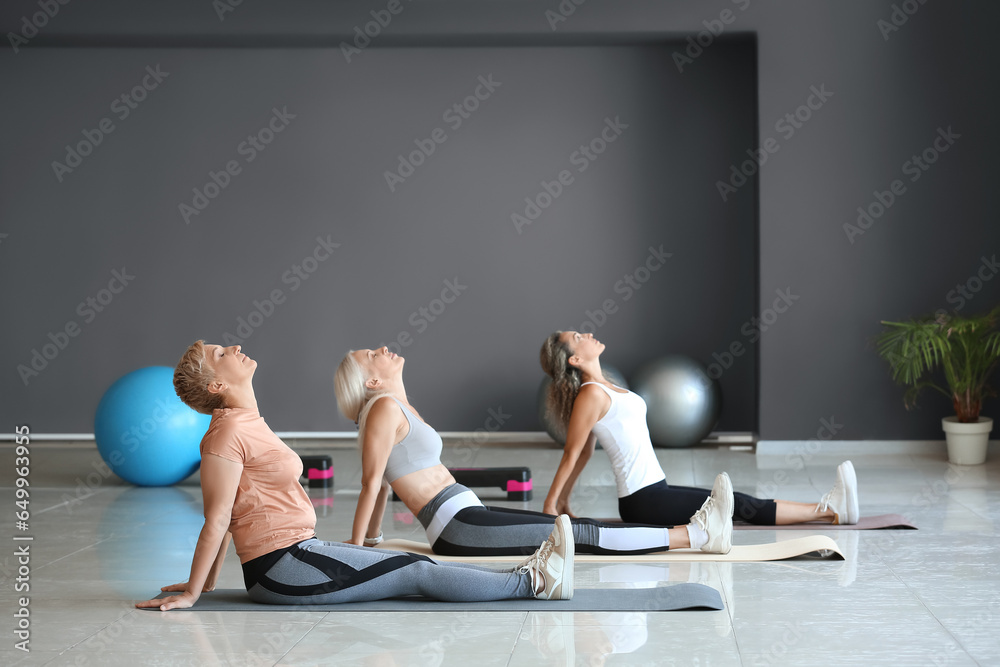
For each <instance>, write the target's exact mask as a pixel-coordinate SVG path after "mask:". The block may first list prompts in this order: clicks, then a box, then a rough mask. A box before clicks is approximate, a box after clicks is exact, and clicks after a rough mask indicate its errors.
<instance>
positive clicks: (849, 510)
mask: <svg viewBox="0 0 1000 667" xmlns="http://www.w3.org/2000/svg"><path fill="white" fill-rule="evenodd" d="M603 351H604V343H602V342H600V341H599V340H597V339H596V338H594V336H593V334H589V333H587V334H582V333H579V332H577V331H557V332H555V333H553V334H552V335H550V336H549V337H548V338H547V339H546V340H545V343H544V344H543V345H542V350H541V355H540V358H541V364H542V369H543V370H544V371H545V373H546V374H547V375H548V376H549V377H551V378H552V384H551V385H550V387H549V395H548V400H547V409H548V412H549V415H550V418H551V419H552V421H553V422H554V423H556V424H557V425H561V426H562V427H563V429H564V430H565V433H566V447H565V449H564V450H563V457H562V460H561V461H560V463H559V468H558V470H556V475H555V479H554V480H553V482H552V487H551V489H550V490H549V494H548V496H547V497H546V499H545V505H544V511H545V512H549V513H560V514H562V513H566V514H570V516H572V513H571V512H570V510H569V498H570V494H571V493H572V491H573V485H574V484H575V483H576V480H577V478H578V477H579V475H580V472H581V471H582V470H583V468H584V466H586V464H587V461H589V460H590V457H591V455H592V454H593V452H594V447H595V446H596V443H597V442H598V441H600V443H601V446H602V447H604V449H605V450H606V451H607V453H608V457H609V458H610V459H611V465H612V468H613V470H614V475H615V481H616V483H617V485H618V510H619V514H620V515H621V518H622V520H623V521H630V522H641V523H647V524H655V525H664V526H669V525H674V524H676V523H677V522H678V521H680V520H683V518H684V517H687V516H690V514H691V512H692V511H694V510H693V509H692V508H694V509H697V507H699V506H700V505H701V503H703V502H704V501H705V498H707V497H708V495H709V491H708V490H707V489H696V488H690V487H680V486H668V485H667V482H666V476H665V475H664V474H663V469H662V468H661V467H660V464H659V461H658V460H657V458H656V453H655V451H654V450H653V445H652V442H651V441H650V438H649V429H648V428H647V426H646V405H645V402H644V401H643V400H642V398H641V397H639V396H638V395H636V394H634V393H632V392H630V391H628V390H626V389H622V388H620V387H616V386H615V385H613V384H612V383H611V382H609V381H608V380H607V379H606V378H605V377H604V374H603V372H602V371H601V363H600V356H601V353H602V352H603ZM734 503H735V515H734V517H735V518H737V519H742V520H743V521H747V522H749V523H754V524H758V525H768V526H773V525H784V524H791V523H804V522H807V521H825V522H831V523H841V524H854V523H857V522H858V496H857V478H856V476H855V473H854V466H853V465H852V464H851V462H850V461H845V462H844V463H842V464H840V466H839V467H838V468H837V479H836V482H835V484H834V487H833V489H832V490H831V491H830V492H829V493H827V494H826V495H825V496H823V498H822V500H820V502H819V504H816V505H814V504H812V503H799V502H792V501H787V500H763V499H759V498H754V497H753V496H750V495H747V494H745V493H735V494H734Z"/></svg>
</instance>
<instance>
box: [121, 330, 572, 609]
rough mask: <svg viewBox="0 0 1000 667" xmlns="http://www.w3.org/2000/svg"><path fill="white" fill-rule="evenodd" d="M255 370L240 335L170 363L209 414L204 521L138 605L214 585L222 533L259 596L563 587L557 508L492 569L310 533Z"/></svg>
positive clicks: (184, 391) (553, 590)
mask: <svg viewBox="0 0 1000 667" xmlns="http://www.w3.org/2000/svg"><path fill="white" fill-rule="evenodd" d="M256 368H257V362H256V361H254V360H253V359H251V358H250V357H248V356H246V355H245V354H243V353H242V351H241V349H240V346H239V345H233V346H230V347H221V346H219V345H205V344H204V342H203V341H198V342H196V343H194V344H193V345H191V347H189V348H188V350H187V351H186V352H185V353H184V356H183V357H182V358H181V360H180V362H179V363H178V364H177V368H176V369H175V371H174V388H175V389H176V391H177V395H178V396H180V398H181V400H182V401H184V402H185V403H186V404H187V405H188V406H190V407H191V408H193V409H195V410H197V411H199V412H202V413H206V414H211V415H212V421H211V423H210V424H209V427H208V431H207V432H206V433H205V436H204V438H203V439H202V442H201V453H202V463H201V488H202V495H203V498H204V503H205V525H204V527H203V528H202V530H201V535H200V536H199V537H198V544H197V546H196V547H195V552H194V558H193V560H192V563H191V575H190V577H189V579H188V581H187V582H185V583H181V584H174V585H172V586H164V587H163V589H162V590H163V591H169V592H173V593H177V594H176V595H172V596H169V597H166V598H162V599H152V600H146V601H144V602H139V603H137V604H136V606H137V607H158V608H159V609H161V610H162V611H167V610H168V609H177V608H185V607H190V606H192V605H194V603H195V602H196V601H197V600H198V597H199V596H200V595H201V594H202V592H203V591H211V590H212V589H213V588H215V583H216V581H217V579H218V577H219V572H220V571H221V569H222V563H223V560H224V559H225V556H226V551H227V549H228V547H229V542H230V540H232V541H233V543H234V544H235V546H236V554H237V555H238V556H239V558H240V563H241V564H242V568H243V578H244V583H245V584H246V588H247V592H248V593H249V595H250V598H251V599H252V600H255V601H257V602H263V603H269V604H326V603H338V602H359V601H365V600H380V599H383V598H390V597H398V596H405V595H419V596H423V597H428V598H433V599H438V600H450V601H477V600H502V599H506V598H533V597H537V598H542V599H569V598H571V597H572V596H573V534H572V530H571V529H570V524H569V517H565V516H563V517H560V519H559V521H557V522H556V525H555V530H553V531H552V535H550V536H549V538H548V539H547V540H546V541H545V542H544V543H543V544H542V546H541V547H540V548H539V550H538V551H537V552H535V554H534V555H533V556H531V557H529V558H528V559H526V560H525V561H524V562H522V563H521V564H519V565H518V566H517V567H515V568H512V569H508V570H499V571H498V570H492V569H488V568H484V567H478V566H475V565H464V564H447V563H438V562H436V561H433V560H431V559H430V558H427V557H425V556H420V555H416V554H410V553H402V552H397V551H387V550H383V549H372V548H370V547H367V546H356V545H353V544H344V543H341V542H323V541H320V540H318V539H316V536H315V534H314V530H315V527H316V513H315V511H314V510H313V507H312V503H311V502H310V501H309V497H308V496H307V495H306V492H305V491H304V490H303V488H302V485H301V484H300V483H299V476H300V475H301V474H302V461H301V460H300V459H299V457H298V456H297V455H296V454H295V452H293V451H292V450H291V449H290V448H289V447H288V446H287V445H285V443H283V442H282V441H281V440H280V439H279V438H278V437H277V436H276V435H275V434H274V433H273V432H272V431H271V429H270V428H268V426H267V424H266V423H265V422H264V419H263V418H262V417H261V416H260V414H259V413H258V411H257V399H256V398H255V396H254V390H253V374H254V371H255V370H256Z"/></svg>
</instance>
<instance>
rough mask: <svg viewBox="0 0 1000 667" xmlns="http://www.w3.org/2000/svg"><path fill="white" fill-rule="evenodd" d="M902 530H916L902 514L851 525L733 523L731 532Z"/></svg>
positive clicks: (871, 517) (870, 517)
mask: <svg viewBox="0 0 1000 667" xmlns="http://www.w3.org/2000/svg"><path fill="white" fill-rule="evenodd" d="M891 528H903V529H908V530H916V529H917V527H916V526H914V525H913V524H912V523H910V522H909V521H907V519H906V517H904V516H903V515H902V514H879V515H876V516H863V517H861V518H860V519H858V522H857V523H856V524H853V525H843V526H840V525H837V526H835V525H833V524H830V523H822V522H818V521H817V522H815V523H793V524H790V525H787V526H755V525H753V524H752V523H734V524H733V530H888V529H891Z"/></svg>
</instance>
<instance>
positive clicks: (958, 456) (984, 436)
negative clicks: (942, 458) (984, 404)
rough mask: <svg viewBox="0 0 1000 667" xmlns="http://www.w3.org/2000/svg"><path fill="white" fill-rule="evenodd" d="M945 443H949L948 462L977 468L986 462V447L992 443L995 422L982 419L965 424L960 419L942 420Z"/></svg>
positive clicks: (985, 418) (986, 418)
mask: <svg viewBox="0 0 1000 667" xmlns="http://www.w3.org/2000/svg"><path fill="white" fill-rule="evenodd" d="M941 428H943V429H944V437H945V441H946V442H947V443H948V461H949V462H950V463H954V464H955V465H960V466H975V465H979V464H980V463H983V462H984V461H985V460H986V445H987V444H989V441H990V431H992V430H993V420H992V419H990V418H989V417H980V418H979V420H978V421H974V422H969V423H968V424H963V423H961V422H960V421H958V417H945V418H944V419H942V420H941Z"/></svg>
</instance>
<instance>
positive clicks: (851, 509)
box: [840, 461, 861, 525]
mask: <svg viewBox="0 0 1000 667" xmlns="http://www.w3.org/2000/svg"><path fill="white" fill-rule="evenodd" d="M840 467H841V468H842V470H841V475H842V476H843V478H844V487H845V488H847V489H853V490H854V493H849V494H847V523H849V524H851V525H854V524H856V523H857V522H858V519H860V518H861V510H860V508H859V507H858V476H857V474H856V473H855V472H854V464H853V463H851V462H850V461H844V462H843V463H841V464H840Z"/></svg>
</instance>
